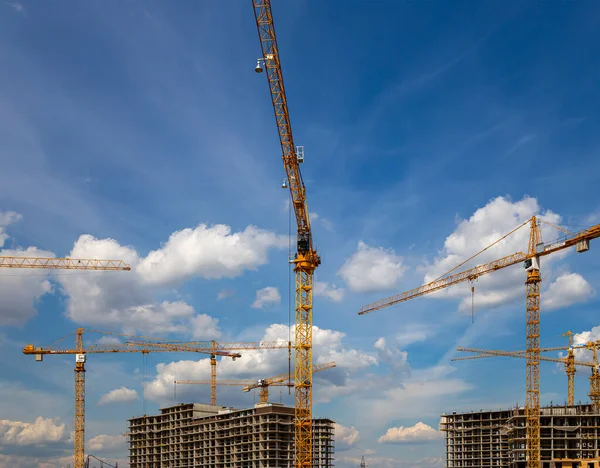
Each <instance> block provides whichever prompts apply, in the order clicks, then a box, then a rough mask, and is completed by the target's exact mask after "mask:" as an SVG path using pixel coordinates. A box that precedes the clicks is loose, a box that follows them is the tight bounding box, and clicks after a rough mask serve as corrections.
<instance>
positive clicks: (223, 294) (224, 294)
mask: <svg viewBox="0 0 600 468" xmlns="http://www.w3.org/2000/svg"><path fill="white" fill-rule="evenodd" d="M234 294H235V290H233V289H221V290H220V291H219V294H217V301H222V300H223V299H227V298H228V297H231V296H233V295H234Z"/></svg>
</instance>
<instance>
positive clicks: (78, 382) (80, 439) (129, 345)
mask: <svg viewBox="0 0 600 468" xmlns="http://www.w3.org/2000/svg"><path fill="white" fill-rule="evenodd" d="M88 331H90V330H88ZM84 332H85V330H84V329H83V328H78V329H77V330H76V331H75V348H73V349H70V348H56V347H45V348H39V347H35V346H34V345H31V344H28V345H26V346H25V347H24V348H23V354H26V355H34V356H35V360H36V361H43V359H44V356H45V355H49V354H52V355H56V354H58V355H65V354H74V355H75V421H74V423H75V435H74V468H83V465H84V457H85V360H86V355H87V354H106V353H142V354H148V353H164V352H192V353H205V354H210V353H212V352H214V353H216V354H218V355H221V356H227V357H231V358H233V359H235V358H238V357H241V355H240V354H238V353H229V352H226V351H214V350H211V343H210V342H207V343H204V344H202V343H198V342H192V343H185V342H180V343H173V344H170V345H168V346H156V344H155V343H151V342H143V341H136V342H125V343H124V344H93V345H89V346H87V347H85V346H84V344H83V334H84ZM100 333H102V332H100ZM68 336H70V335H68ZM64 338H67V337H64ZM64 338H62V339H64Z"/></svg>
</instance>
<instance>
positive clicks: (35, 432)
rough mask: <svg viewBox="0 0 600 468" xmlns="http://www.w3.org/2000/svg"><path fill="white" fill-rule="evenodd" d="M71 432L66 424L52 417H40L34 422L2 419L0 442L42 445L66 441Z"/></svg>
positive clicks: (0, 421)
mask: <svg viewBox="0 0 600 468" xmlns="http://www.w3.org/2000/svg"><path fill="white" fill-rule="evenodd" d="M68 440H69V433H68V432H67V430H66V425H65V424H58V421H55V420H53V419H51V418H43V417H41V416H40V417H38V418H36V420H35V421H34V422H32V423H26V422H21V421H9V420H6V419H3V420H0V444H1V445H2V446H8V445H20V446H23V445H27V446H40V445H45V444H50V443H58V442H66V441H68Z"/></svg>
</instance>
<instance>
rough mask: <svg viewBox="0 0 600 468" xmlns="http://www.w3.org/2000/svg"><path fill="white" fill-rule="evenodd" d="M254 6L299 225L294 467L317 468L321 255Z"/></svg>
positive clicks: (269, 46)
mask: <svg viewBox="0 0 600 468" xmlns="http://www.w3.org/2000/svg"><path fill="white" fill-rule="evenodd" d="M252 6H253V10H254V18H255V20H256V27H257V31H258V38H259V41H260V46H261V50H262V57H261V58H259V59H258V64H257V67H256V71H258V72H261V71H262V68H261V66H260V62H261V60H262V61H263V62H264V65H265V69H266V75H267V81H268V82H269V91H270V93H271V102H272V104H273V112H274V114H275V122H276V124H277V131H278V134H279V142H280V144H281V152H282V159H283V166H284V169H285V172H286V175H287V182H288V186H289V189H290V196H291V202H292V206H293V208H294V214H295V216H296V225H297V238H296V246H297V253H296V257H295V259H294V271H295V273H296V290H295V296H296V308H295V310H296V329H295V356H294V359H295V366H294V382H295V384H294V444H295V452H294V466H295V468H312V466H313V453H312V450H313V440H312V374H313V370H312V324H313V304H312V299H313V274H314V271H315V269H316V268H317V267H318V266H319V265H320V263H321V258H320V257H319V255H318V254H317V251H316V250H315V249H314V248H313V239H312V232H311V228H310V219H309V212H308V204H307V200H306V187H305V185H304V181H303V179H302V174H301V172H300V166H299V161H298V159H299V156H298V155H297V154H296V151H295V150H296V147H295V146H294V138H293V135H292V125H291V122H290V114H289V111H288V106H287V98H286V95H285V87H284V85H283V73H282V71H281V61H280V58H279V48H278V46H277V36H276V34H275V25H274V24H273V14H272V12H271V1H270V0H252ZM284 186H285V184H284Z"/></svg>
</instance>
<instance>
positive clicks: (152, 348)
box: [23, 342, 241, 359]
mask: <svg viewBox="0 0 600 468" xmlns="http://www.w3.org/2000/svg"><path fill="white" fill-rule="evenodd" d="M168 352H172V353H181V352H192V353H204V354H211V353H213V350H212V348H211V347H210V342H209V343H208V345H202V344H201V343H198V342H192V343H185V342H181V343H172V344H166V345H159V344H157V343H143V342H135V343H123V344H93V345H89V346H87V347H85V348H83V349H67V348H50V347H48V348H39V347H35V346H33V345H31V344H28V345H26V346H25V348H23V354H28V355H32V354H33V355H41V356H43V355H46V354H106V353H168ZM214 354H217V355H218V356H226V357H231V358H234V359H236V358H238V357H241V354H239V353H230V352H229V351H220V350H216V351H214Z"/></svg>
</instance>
